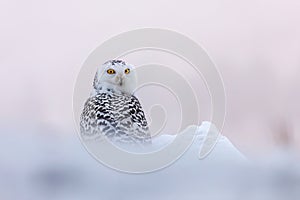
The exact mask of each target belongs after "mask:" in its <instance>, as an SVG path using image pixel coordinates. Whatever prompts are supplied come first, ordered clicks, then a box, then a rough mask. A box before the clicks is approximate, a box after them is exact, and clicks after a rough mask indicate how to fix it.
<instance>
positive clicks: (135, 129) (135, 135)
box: [80, 60, 151, 145]
mask: <svg viewBox="0 0 300 200" xmlns="http://www.w3.org/2000/svg"><path fill="white" fill-rule="evenodd" d="M135 87H136V74H135V70H134V67H133V66H132V65H129V64H126V63H125V62H124V61H121V60H111V61H107V62H105V63H104V64H103V65H102V66H100V67H99V68H98V69H97V72H96V75H95V78H94V82H93V90H92V93H91V95H90V97H89V98H88V99H87V101H86V102H85V104H84V108H83V112H82V114H81V117H80V132H81V135H82V137H83V138H84V139H95V140H97V139H100V138H102V137H103V136H105V137H107V138H108V139H109V140H110V141H111V142H113V143H117V144H130V145H132V144H138V145H140V144H150V143H151V136H150V132H149V128H148V125H147V121H146V118H145V114H144V112H143V109H142V107H141V104H140V102H139V100H138V99H137V98H136V97H135V96H134V95H133V91H134V89H135Z"/></svg>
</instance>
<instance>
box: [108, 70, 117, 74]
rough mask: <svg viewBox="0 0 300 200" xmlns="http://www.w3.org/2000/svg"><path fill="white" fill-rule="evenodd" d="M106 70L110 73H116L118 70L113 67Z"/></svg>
mask: <svg viewBox="0 0 300 200" xmlns="http://www.w3.org/2000/svg"><path fill="white" fill-rule="evenodd" d="M106 72H107V73H108V74H115V73H116V71H115V70H113V69H108V70H107V71H106Z"/></svg>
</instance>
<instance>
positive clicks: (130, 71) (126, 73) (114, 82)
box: [93, 60, 137, 94]
mask: <svg viewBox="0 0 300 200" xmlns="http://www.w3.org/2000/svg"><path fill="white" fill-rule="evenodd" d="M136 82H137V80H136V74H135V70H134V66H132V65H129V64H126V63H125V62H124V61H122V60H110V61H107V62H105V63H104V64H103V65H102V66H100V67H98V69H97V72H96V75H95V78H94V83H93V86H94V89H95V90H96V91H97V90H99V89H101V88H102V87H103V86H105V87H108V88H110V89H113V90H115V91H120V92H124V93H128V94H133V91H134V89H135V88H136Z"/></svg>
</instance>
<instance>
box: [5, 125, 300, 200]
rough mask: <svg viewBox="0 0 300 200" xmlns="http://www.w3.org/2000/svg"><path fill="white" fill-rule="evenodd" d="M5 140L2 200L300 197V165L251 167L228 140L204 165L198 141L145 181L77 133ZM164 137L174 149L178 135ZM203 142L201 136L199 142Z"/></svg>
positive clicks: (29, 130) (12, 135)
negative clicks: (96, 154) (99, 156)
mask: <svg viewBox="0 0 300 200" xmlns="http://www.w3.org/2000/svg"><path fill="white" fill-rule="evenodd" d="M20 127H21V126H20ZM21 130H22V131H21ZM1 138H2V139H1V140H0V146H1V151H0V158H1V165H0V199H1V200H2V199H5V200H7V199H21V200H27V199H28V200H34V199H39V200H41V199H42V200H43V199H64V200H68V199H72V200H76V199H85V200H89V199H125V200H126V199H130V200H133V199H146V200H147V199H197V200H198V199H244V198H246V199H264V200H265V199H266V200H268V199H272V200H273V199H275V200H276V199H297V197H299V188H300V187H299V186H300V173H299V171H300V170H299V167H298V165H294V167H293V168H291V166H292V165H291V164H289V166H288V167H286V166H284V167H283V168H280V169H276V171H274V170H271V169H270V168H267V169H264V168H261V167H256V166H253V165H250V164H249V162H248V161H247V160H246V159H245V158H244V156H243V155H242V154H241V153H240V152H239V151H238V150H237V149H236V148H235V147H234V146H233V145H232V143H231V142H230V141H229V140H228V138H226V137H224V136H221V137H220V138H219V141H218V143H217V144H216V146H215V148H214V149H213V151H212V152H211V153H210V154H209V155H208V156H207V157H206V158H204V159H199V158H198V155H199V144H197V142H195V143H193V145H192V146H191V148H189V149H188V151H187V152H186V153H185V154H184V155H183V156H182V157H181V158H180V159H179V160H177V161H176V162H175V163H174V164H172V165H170V166H168V167H166V168H164V169H162V170H159V171H157V172H153V173H145V174H127V173H122V172H118V171H115V170H112V169H110V168H108V167H105V166H104V165H102V164H100V163H99V162H97V161H96V160H95V159H93V158H92V157H91V156H90V155H89V154H88V153H87V151H86V150H85V149H84V147H83V145H82V144H81V143H80V141H79V139H78V138H77V134H75V133H74V134H73V135H70V134H63V133H59V131H57V130H53V129H49V128H48V127H39V128H36V127H22V129H18V127H15V128H14V130H12V129H11V128H9V129H2V130H1ZM162 138H164V139H165V141H166V142H168V141H170V138H171V139H172V136H164V137H162ZM204 138H205V136H204V135H201V136H200V137H199V138H198V141H199V142H200V143H201V141H204ZM160 141H161V142H162V141H163V139H161V140H160ZM162 144H165V142H162ZM291 169H293V170H291Z"/></svg>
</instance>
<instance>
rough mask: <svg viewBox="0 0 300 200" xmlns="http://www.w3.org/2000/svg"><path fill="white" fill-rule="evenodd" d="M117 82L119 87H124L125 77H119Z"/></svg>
mask: <svg viewBox="0 0 300 200" xmlns="http://www.w3.org/2000/svg"><path fill="white" fill-rule="evenodd" d="M116 82H117V84H118V85H120V86H122V85H123V83H124V77H123V75H121V74H119V75H117V77H116Z"/></svg>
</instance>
